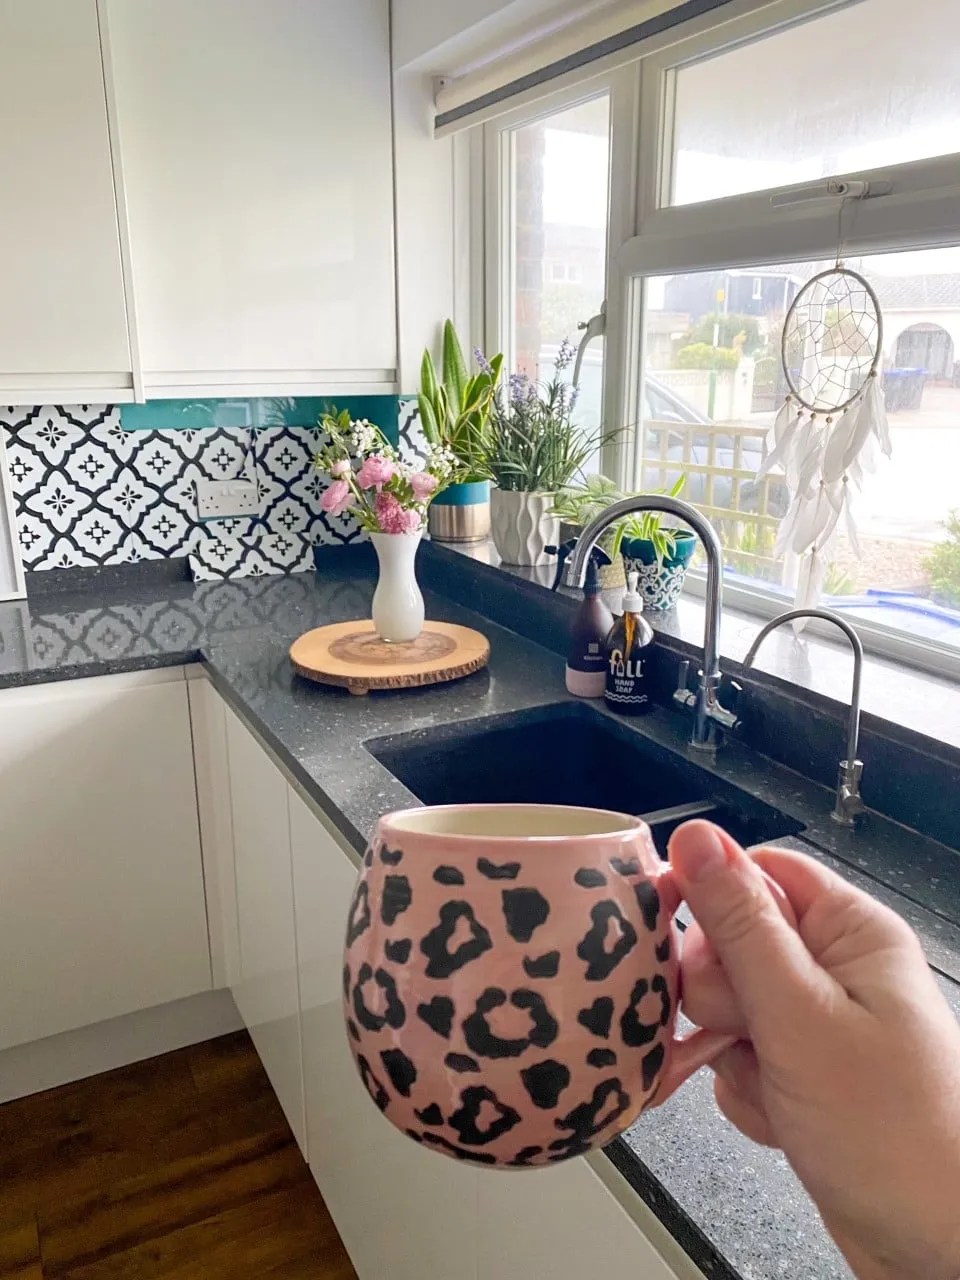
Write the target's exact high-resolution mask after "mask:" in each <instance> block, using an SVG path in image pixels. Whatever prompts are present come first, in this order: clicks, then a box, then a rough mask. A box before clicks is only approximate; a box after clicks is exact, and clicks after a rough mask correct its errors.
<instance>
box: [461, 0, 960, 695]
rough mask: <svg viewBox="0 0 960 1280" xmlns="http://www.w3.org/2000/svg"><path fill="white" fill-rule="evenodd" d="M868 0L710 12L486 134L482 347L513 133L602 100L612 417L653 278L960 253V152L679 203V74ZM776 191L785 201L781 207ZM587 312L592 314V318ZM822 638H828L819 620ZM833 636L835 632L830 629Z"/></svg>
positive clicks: (771, 595) (626, 404) (498, 263)
mask: <svg viewBox="0 0 960 1280" xmlns="http://www.w3.org/2000/svg"><path fill="white" fill-rule="evenodd" d="M859 2H860V0H774V3H772V4H770V5H767V6H765V7H763V8H762V9H760V10H753V11H750V12H747V13H745V14H743V15H742V16H738V17H735V18H733V19H732V20H730V21H727V22H724V23H721V24H719V25H711V23H710V19H709V16H707V17H706V18H704V19H702V20H699V21H698V22H696V23H690V24H688V26H687V28H686V31H687V34H685V35H684V37H683V38H681V39H680V40H678V41H675V42H673V43H671V44H670V45H669V46H668V47H667V48H662V49H659V50H656V51H654V52H651V53H648V54H647V55H645V56H640V57H638V58H637V59H636V60H635V61H633V62H631V63H630V64H628V65H626V66H623V67H621V68H620V69H618V70H615V71H612V72H609V73H606V74H603V75H597V76H590V77H589V78H585V79H584V80H583V81H582V82H579V83H576V84H573V85H568V86H567V87H565V88H563V89H562V90H559V91H556V92H553V93H549V94H546V95H545V96H544V97H542V98H540V99H539V100H537V101H536V102H534V103H527V104H525V105H522V106H519V107H517V108H515V109H514V110H512V111H510V112H508V113H505V114H504V115H501V116H499V117H497V118H496V119H494V120H491V121H488V122H487V123H486V124H484V125H483V126H481V129H482V149H483V156H484V182H485V215H486V216H485V230H484V234H483V236H482V244H481V245H479V246H478V248H479V251H480V252H482V255H483V261H484V265H485V274H484V281H485V298H484V308H483V310H484V317H485V321H484V339H485V342H486V346H487V348H488V349H490V350H503V351H504V353H505V356H506V358H507V359H508V360H510V359H511V357H512V352H511V347H510V343H511V334H510V327H511V326H512V323H513V297H514V291H513V283H514V282H513V278H512V276H513V263H512V259H513V254H512V251H508V252H506V253H505V252H504V251H503V250H504V248H505V247H507V248H508V250H509V249H510V248H511V246H509V243H508V242H509V236H510V229H511V227H512V225H513V213H514V209H513V206H512V190H511V180H510V179H511V173H512V164H513V153H512V149H511V142H510V139H511V135H512V133H513V131H515V130H516V129H518V128H521V127H523V126H524V125H527V124H531V123H534V122H536V121H538V120H543V119H545V118H547V117H549V116H551V115H554V114H555V113H557V112H558V111H562V110H564V109H566V108H568V107H571V106H574V105H576V104H577V103H578V102H582V101H586V100H588V99H590V98H594V97H597V96H599V95H601V94H603V93H608V94H609V95H610V184H609V189H608V208H609V222H608V234H607V269H606V313H607V324H606V335H605V360H604V373H603V415H604V421H605V422H621V423H625V424H628V425H630V424H634V425H635V424H637V423H638V422H639V421H640V411H641V403H640V402H641V387H642V382H643V375H644V369H643V345H644V344H643V340H642V339H643V314H644V292H645V281H646V279H647V278H648V277H653V276H659V275H669V274H676V273H681V272H696V271H709V270H725V269H728V268H729V269H738V270H743V269H746V270H749V269H751V268H763V267H767V266H771V265H777V264H778V263H781V262H798V261H803V260H806V259H830V258H832V257H834V256H835V255H836V253H837V249H838V239H839V238H840V236H841V233H842V247H843V252H844V253H845V254H847V255H850V256H859V255H861V254H862V255H868V254H876V253H885V252H897V251H910V250H922V249H931V248H942V247H950V246H955V245H958V244H960V221H958V216H957V209H958V208H960V152H958V153H954V154H953V155H949V156H940V157H935V158H933V159H925V160H917V161H912V162H906V163H902V164H898V165H890V166H884V167H878V168H873V169H869V170H860V171H857V172H855V173H850V174H842V175H837V179H836V181H838V182H858V181H863V182H866V183H868V184H869V185H870V188H871V193H870V194H869V195H868V196H867V197H866V198H864V199H859V200H847V201H843V200H842V198H841V197H840V196H836V195H830V194H828V193H826V192H824V194H822V195H821V194H820V192H821V191H822V190H823V189H824V188H825V185H826V184H825V182H823V181H821V182H815V183H810V182H805V183H797V184H795V185H793V186H787V187H782V188H776V189H768V190H764V191H758V192H749V193H745V194H741V195H735V196H728V197H723V198H720V199H714V200H709V201H704V202H702V203H690V204H684V205H670V204H669V203H668V202H667V193H668V192H669V188H670V179H671V174H670V162H671V159H672V150H673V146H672V97H673V91H674V86H675V77H676V73H677V71H678V70H680V69H682V67H683V66H684V65H687V64H689V63H691V62H697V61H700V60H701V59H703V58H705V57H712V56H717V55H720V54H722V53H723V52H724V51H726V50H729V49H731V48H735V47H737V46H739V45H742V44H745V43H750V42H752V41H755V40H760V39H763V38H764V37H765V36H769V35H773V34H775V33H776V32H777V31H780V30H784V29H786V28H789V27H791V26H794V25H796V24H797V23H799V22H806V21H815V20H816V19H817V18H819V17H823V16H826V15H828V14H829V13H831V12H834V11H836V10H837V9H841V8H846V7H850V6H851V5H852V4H856V3H859ZM774 196H776V197H777V200H778V203H777V204H774V203H773V202H772V198H773V197H774ZM587 319H589V317H586V316H585V317H584V320H587ZM639 437H640V432H638V431H637V430H630V431H625V432H624V435H623V437H622V438H621V439H620V440H618V441H617V442H616V443H614V444H613V445H611V446H608V447H607V448H606V449H605V451H604V454H603V457H602V460H601V461H602V466H603V469H604V471H605V473H606V474H608V475H610V476H612V477H614V478H615V479H617V481H618V482H619V483H620V484H631V483H632V477H633V476H634V475H635V473H636V460H637V455H638V452H639V450H640V448H641V443H642V442H641V440H640V438H639ZM686 591H687V592H688V594H690V595H693V596H702V595H703V594H704V581H703V574H702V573H697V572H691V573H689V574H688V575H687V586H686ZM724 599H725V600H726V601H727V602H728V603H729V604H731V605H733V606H734V607H737V608H740V609H742V610H744V611H745V612H748V613H751V614H754V615H756V616H758V617H761V618H769V617H773V616H775V615H776V614H778V613H780V612H782V611H783V610H784V609H785V608H787V607H789V603H788V601H787V600H786V599H785V597H784V596H783V595H778V594H777V593H775V592H774V591H771V590H768V589H763V588H761V587H759V586H758V587H757V588H752V587H742V586H739V585H734V584H732V583H729V582H726V583H725V584H724ZM849 621H850V622H851V623H852V625H853V626H854V627H855V629H856V630H857V631H858V633H859V634H860V636H861V638H862V640H863V642H864V646H865V648H867V649H868V651H870V652H873V653H877V654H880V655H882V656H885V657H888V658H892V659H893V660H895V661H897V662H899V663H902V664H905V665H909V666H915V667H918V668H920V669H922V670H927V671H933V672H935V673H937V674H946V675H951V676H956V675H960V649H954V648H951V647H949V646H947V645H943V644H939V643H937V642H934V641H927V640H918V639H915V638H912V637H910V636H908V635H907V634H906V633H904V632H902V631H897V630H896V629H894V628H892V627H886V626H883V625H880V624H875V623H873V622H870V621H866V620H863V619H858V618H853V617H851V618H850V619H849ZM812 629H813V630H815V631H816V630H818V628H817V626H816V624H813V625H812ZM823 634H825V635H827V636H829V635H830V634H831V633H830V630H829V629H828V628H824V629H823Z"/></svg>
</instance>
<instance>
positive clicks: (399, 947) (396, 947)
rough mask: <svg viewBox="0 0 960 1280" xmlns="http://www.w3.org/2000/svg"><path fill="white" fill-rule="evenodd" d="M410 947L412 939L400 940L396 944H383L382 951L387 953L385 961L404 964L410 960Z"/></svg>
mask: <svg viewBox="0 0 960 1280" xmlns="http://www.w3.org/2000/svg"><path fill="white" fill-rule="evenodd" d="M412 946H413V941H412V939H410V938H401V939H400V940H399V941H398V942H385V943H384V944H383V949H384V951H385V952H386V953H387V959H388V960H392V961H393V963H394V964H406V963H407V961H408V960H409V959H410V948H411V947H412Z"/></svg>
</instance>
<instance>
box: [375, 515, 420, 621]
mask: <svg viewBox="0 0 960 1280" xmlns="http://www.w3.org/2000/svg"><path fill="white" fill-rule="evenodd" d="M422 537H423V534H422V533H421V532H420V531H419V530H418V532H416V533H371V535H370V540H371V542H372V543H373V545H374V548H375V549H376V552H377V559H378V560H379V562H380V576H379V578H378V579H377V589H376V591H375V592H374V593H373V625H374V626H375V627H376V629H377V635H378V636H379V637H380V639H381V640H386V641H388V642H390V643H393V644H399V643H401V642H403V641H405V640H406V641H409V640H416V638H417V636H418V635H419V634H420V632H421V631H422V630H423V620H424V608H423V596H422V595H421V594H420V588H419V587H418V586H417V572H416V559H417V548H418V547H419V546H420V539H421V538H422Z"/></svg>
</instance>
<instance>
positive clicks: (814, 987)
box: [670, 820, 830, 1047]
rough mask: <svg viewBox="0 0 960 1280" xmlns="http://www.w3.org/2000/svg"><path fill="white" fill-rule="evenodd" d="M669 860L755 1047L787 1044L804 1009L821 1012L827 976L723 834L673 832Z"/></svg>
mask: <svg viewBox="0 0 960 1280" xmlns="http://www.w3.org/2000/svg"><path fill="white" fill-rule="evenodd" d="M670 863H671V866H672V868H673V873H674V878H675V879H676V882H677V886H678V888H679V889H680V892H681V894H682V895H683V897H684V899H685V900H686V902H687V904H688V905H689V907H690V910H691V911H692V912H693V914H694V916H695V917H696V919H697V923H698V924H699V925H700V928H701V929H702V930H703V932H704V934H705V935H706V937H707V939H708V941H709V942H710V944H711V945H712V946H713V949H714V951H715V952H716V954H717V958H718V959H719V961H720V963H721V965H722V966H723V969H724V972H725V973H726V975H727V978H728V980H729V982H730V985H731V987H732V988H733V990H734V993H735V995H736V997H737V1000H738V1002H739V1004H740V1007H741V1009H742V1010H743V1015H744V1017H745V1018H746V1022H747V1027H748V1029H749V1031H750V1035H751V1038H752V1039H753V1041H754V1043H755V1044H757V1046H758V1047H761V1046H762V1045H763V1044H764V1043H771V1042H774V1041H779V1042H781V1044H782V1041H783V1038H784V1037H787V1038H788V1039H792V1038H793V1037H794V1036H795V1035H796V1034H797V1032H798V1031H799V1030H800V1029H801V1025H802V1022H803V1017H802V1014H803V1011H804V1009H805V1008H810V1009H813V1008H814V1007H822V1003H821V1002H822V997H823V991H824V986H825V985H830V979H829V978H828V976H827V975H826V973H824V972H823V970H822V969H821V968H820V967H819V965H818V964H817V963H816V961H815V960H814V959H813V957H812V956H811V955H810V952H809V951H808V950H807V948H806V946H805V944H804V942H803V940H802V939H801V938H800V936H799V934H798V933H797V932H796V931H795V930H794V929H793V928H791V926H790V924H789V923H788V922H787V920H786V919H785V918H784V914H783V912H782V911H781V908H780V906H779V905H778V903H777V901H776V899H775V898H774V896H773V894H772V892H771V891H770V889H769V887H768V885H767V882H766V880H765V878H764V875H763V873H762V871H760V869H759V868H758V867H757V866H755V865H754V863H753V862H752V861H751V859H750V858H748V857H747V855H746V854H745V853H744V851H743V849H741V848H740V846H739V845H738V844H737V842H736V841H735V840H734V839H732V837H730V836H728V835H727V834H726V832H725V831H722V830H721V829H720V827H717V826H715V825H714V824H713V823H712V822H704V821H702V820H701V821H694V822H686V823H684V825H683V826H682V827H679V828H678V829H677V831H676V832H674V834H673V837H672V838H671V840H670Z"/></svg>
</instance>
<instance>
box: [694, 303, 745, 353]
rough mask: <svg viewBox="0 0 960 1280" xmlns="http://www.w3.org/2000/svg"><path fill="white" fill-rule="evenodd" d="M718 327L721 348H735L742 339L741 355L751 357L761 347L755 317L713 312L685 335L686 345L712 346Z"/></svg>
mask: <svg viewBox="0 0 960 1280" xmlns="http://www.w3.org/2000/svg"><path fill="white" fill-rule="evenodd" d="M717 325H719V326H720V337H719V339H718V343H719V345H720V346H721V347H736V346H738V345H739V340H740V338H741V337H742V339H743V354H744V355H745V356H752V355H754V354H755V353H756V352H757V351H759V350H760V349H761V348H762V346H763V337H762V336H761V333H760V321H759V319H758V318H757V317H756V316H747V315H741V314H740V313H739V312H735V311H733V312H728V313H727V314H726V315H723V314H720V313H717V312H714V313H713V314H712V315H709V316H704V317H703V319H702V320H701V321H700V323H699V324H695V325H694V326H693V328H692V329H691V330H690V332H689V333H688V334H687V336H686V339H685V341H686V342H688V343H704V344H705V345H706V346H708V347H712V346H713V332H714V329H715V328H716V327H717Z"/></svg>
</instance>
